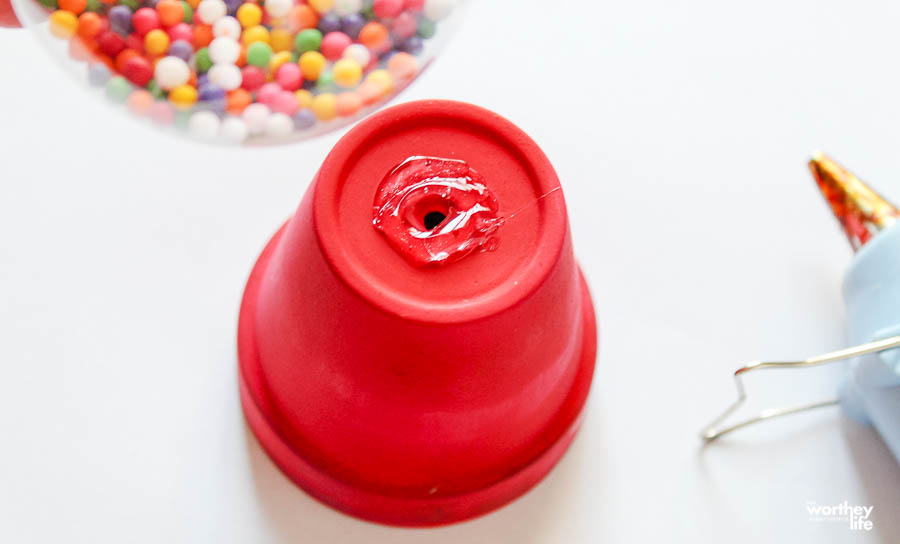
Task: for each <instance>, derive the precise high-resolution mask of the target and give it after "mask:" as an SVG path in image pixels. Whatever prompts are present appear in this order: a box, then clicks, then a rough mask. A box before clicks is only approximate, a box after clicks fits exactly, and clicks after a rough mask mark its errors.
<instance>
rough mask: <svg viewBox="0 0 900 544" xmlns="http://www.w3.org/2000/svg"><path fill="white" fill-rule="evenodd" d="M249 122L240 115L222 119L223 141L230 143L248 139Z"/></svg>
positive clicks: (238, 142)
mask: <svg viewBox="0 0 900 544" xmlns="http://www.w3.org/2000/svg"><path fill="white" fill-rule="evenodd" d="M247 133H248V131H247V123H245V122H244V120H243V119H241V118H240V117H234V116H231V115H229V116H228V117H226V118H225V120H224V121H222V130H221V134H222V141H223V142H225V143H228V144H240V143H243V142H244V140H246V139H247Z"/></svg>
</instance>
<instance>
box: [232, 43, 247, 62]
mask: <svg viewBox="0 0 900 544" xmlns="http://www.w3.org/2000/svg"><path fill="white" fill-rule="evenodd" d="M234 64H235V65H236V66H237V67H238V68H243V67H244V66H246V65H247V46H246V45H244V44H241V52H240V53H238V58H237V60H236V61H234Z"/></svg>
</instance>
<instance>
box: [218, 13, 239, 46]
mask: <svg viewBox="0 0 900 544" xmlns="http://www.w3.org/2000/svg"><path fill="white" fill-rule="evenodd" d="M212 31H213V36H215V37H217V38H233V39H235V40H236V39H238V38H240V37H241V23H239V22H238V20H237V19H235V18H234V17H232V16H231V15H227V16H225V17H222V18H221V19H219V20H218V21H216V22H215V23H213V25H212Z"/></svg>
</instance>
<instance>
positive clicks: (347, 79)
mask: <svg viewBox="0 0 900 544" xmlns="http://www.w3.org/2000/svg"><path fill="white" fill-rule="evenodd" d="M332 74H333V76H334V82H335V83H336V84H338V85H339V86H341V87H344V88H345V89H347V88H350V87H355V86H356V85H357V84H358V83H359V80H361V79H362V66H360V64H359V63H358V62H356V61H355V60H353V59H341V60H339V61H337V62H336V63H334V68H333V69H332Z"/></svg>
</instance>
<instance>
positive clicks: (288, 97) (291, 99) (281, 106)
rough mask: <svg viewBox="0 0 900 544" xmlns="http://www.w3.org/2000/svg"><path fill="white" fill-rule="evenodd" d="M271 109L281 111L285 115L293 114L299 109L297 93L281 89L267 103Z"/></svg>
mask: <svg viewBox="0 0 900 544" xmlns="http://www.w3.org/2000/svg"><path fill="white" fill-rule="evenodd" d="M269 107H270V108H271V109H272V111H274V112H276V113H283V114H285V115H294V114H295V113H297V110H299V109H300V103H299V102H297V95H295V94H294V93H292V92H290V91H281V92H280V93H278V94H277V95H275V97H274V98H273V99H272V103H271V104H269Z"/></svg>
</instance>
